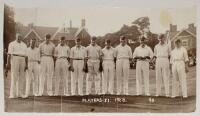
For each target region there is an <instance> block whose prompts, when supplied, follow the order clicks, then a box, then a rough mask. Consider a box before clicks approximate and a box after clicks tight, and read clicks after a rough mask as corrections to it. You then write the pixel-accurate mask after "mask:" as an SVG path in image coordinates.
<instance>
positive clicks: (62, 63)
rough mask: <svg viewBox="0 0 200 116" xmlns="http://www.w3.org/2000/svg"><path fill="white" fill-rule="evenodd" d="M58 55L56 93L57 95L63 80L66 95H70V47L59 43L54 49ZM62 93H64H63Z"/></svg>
mask: <svg viewBox="0 0 200 116" xmlns="http://www.w3.org/2000/svg"><path fill="white" fill-rule="evenodd" d="M54 55H55V57H56V64H55V77H56V80H55V93H54V95H55V96H57V95H58V94H59V90H60V83H61V81H63V83H62V84H63V85H62V87H63V88H64V95H65V96H69V90H68V88H69V87H68V80H69V73H70V72H69V61H68V59H67V58H69V57H70V48H69V46H67V45H65V44H59V45H58V46H57V47H56V48H55V51H54ZM61 94H62V93H61Z"/></svg>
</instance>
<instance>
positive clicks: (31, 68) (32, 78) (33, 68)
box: [26, 47, 40, 97]
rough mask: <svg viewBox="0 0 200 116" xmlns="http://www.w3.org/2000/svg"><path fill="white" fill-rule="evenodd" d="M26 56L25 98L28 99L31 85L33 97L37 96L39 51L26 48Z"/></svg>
mask: <svg viewBox="0 0 200 116" xmlns="http://www.w3.org/2000/svg"><path fill="white" fill-rule="evenodd" d="M26 56H27V58H28V71H27V73H28V75H27V76H26V97H28V96H29V94H30V86H31V83H32V87H33V95H35V96H38V94H39V61H40V51H39V49H38V48H36V47H35V48H31V47H28V48H27V50H26Z"/></svg>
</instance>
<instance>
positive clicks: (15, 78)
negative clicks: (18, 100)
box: [8, 40, 27, 98]
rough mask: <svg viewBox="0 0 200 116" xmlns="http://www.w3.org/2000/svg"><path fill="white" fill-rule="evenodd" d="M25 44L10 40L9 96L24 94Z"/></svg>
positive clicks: (21, 95)
mask: <svg viewBox="0 0 200 116" xmlns="http://www.w3.org/2000/svg"><path fill="white" fill-rule="evenodd" d="M26 48H27V47H26V44H25V43H23V42H20V43H18V42H17V40H15V41H13V42H11V43H10V44H9V47H8V54H10V55H11V56H10V57H11V58H10V63H11V85H10V96H9V98H15V97H24V96H25V71H24V69H25V54H26Z"/></svg>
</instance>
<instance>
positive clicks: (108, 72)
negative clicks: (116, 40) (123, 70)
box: [102, 40, 116, 94]
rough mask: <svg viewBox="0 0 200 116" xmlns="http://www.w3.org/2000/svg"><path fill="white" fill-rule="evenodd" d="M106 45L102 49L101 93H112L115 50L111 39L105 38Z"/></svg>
mask: <svg viewBox="0 0 200 116" xmlns="http://www.w3.org/2000/svg"><path fill="white" fill-rule="evenodd" d="M105 44H106V46H105V48H103V49H102V59H103V77H102V94H113V89H114V73H115V71H114V69H115V63H114V58H115V57H116V56H115V50H114V48H113V47H112V46H111V41H110V40H106V42H105Z"/></svg>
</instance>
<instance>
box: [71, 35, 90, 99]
mask: <svg viewBox="0 0 200 116" xmlns="http://www.w3.org/2000/svg"><path fill="white" fill-rule="evenodd" d="M75 43H76V45H75V46H74V47H72V48H71V52H70V63H71V71H72V73H71V95H76V93H75V92H76V84H77V83H78V95H83V78H84V67H85V65H86V62H85V57H86V48H85V47H84V46H82V45H81V39H80V38H79V37H77V38H76V40H75Z"/></svg>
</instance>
